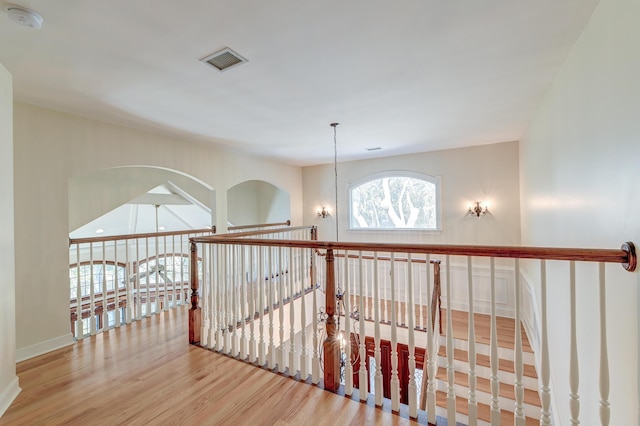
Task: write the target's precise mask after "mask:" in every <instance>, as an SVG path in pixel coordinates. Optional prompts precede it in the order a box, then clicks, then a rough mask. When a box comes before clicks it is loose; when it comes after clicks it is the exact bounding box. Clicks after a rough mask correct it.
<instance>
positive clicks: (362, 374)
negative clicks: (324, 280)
mask: <svg viewBox="0 0 640 426" xmlns="http://www.w3.org/2000/svg"><path fill="white" fill-rule="evenodd" d="M358 271H359V277H358V278H359V282H360V307H359V311H360V335H359V336H358V342H359V348H358V349H359V351H360V370H359V371H358V386H359V388H360V389H359V390H360V401H366V400H367V398H368V396H369V389H368V386H367V383H368V379H369V377H368V374H367V361H368V357H367V348H366V347H365V342H364V339H365V335H366V333H365V328H364V325H365V324H364V323H365V309H366V302H367V301H366V294H365V289H366V288H367V285H366V284H367V281H366V277H365V276H364V263H363V259H362V251H360V252H359V253H358Z"/></svg>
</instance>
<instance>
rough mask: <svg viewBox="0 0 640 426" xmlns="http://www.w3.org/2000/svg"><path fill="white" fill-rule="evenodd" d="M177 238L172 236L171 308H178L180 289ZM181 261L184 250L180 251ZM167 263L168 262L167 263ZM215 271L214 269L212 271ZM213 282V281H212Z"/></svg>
mask: <svg viewBox="0 0 640 426" xmlns="http://www.w3.org/2000/svg"><path fill="white" fill-rule="evenodd" d="M176 253H177V252H176V236H175V235H172V236H171V306H172V307H174V308H175V307H176V306H177V302H176V294H177V293H178V289H177V288H176V285H177V283H176ZM180 254H181V256H180V260H181V261H182V250H181V251H180ZM165 263H166V262H165ZM211 270H212V271H213V268H212V269H211ZM211 281H213V279H212V280H211Z"/></svg>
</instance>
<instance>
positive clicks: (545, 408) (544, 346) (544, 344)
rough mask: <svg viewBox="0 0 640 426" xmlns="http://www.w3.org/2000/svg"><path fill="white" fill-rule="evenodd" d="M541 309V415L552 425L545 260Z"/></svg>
mask: <svg viewBox="0 0 640 426" xmlns="http://www.w3.org/2000/svg"><path fill="white" fill-rule="evenodd" d="M540 308H541V309H540V310H541V315H542V326H541V334H542V337H541V343H540V351H541V357H542V359H541V362H540V364H541V366H540V379H541V380H542V384H541V386H540V401H541V402H542V410H541V416H540V424H541V425H543V426H550V425H551V388H550V387H549V376H550V370H549V340H548V334H547V263H546V261H545V260H541V261H540Z"/></svg>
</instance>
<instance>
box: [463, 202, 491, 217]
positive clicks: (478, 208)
mask: <svg viewBox="0 0 640 426" xmlns="http://www.w3.org/2000/svg"><path fill="white" fill-rule="evenodd" d="M487 213H489V207H488V206H487V204H486V203H485V204H484V207H483V206H482V205H480V201H476V205H475V206H469V212H468V213H467V214H471V215H476V217H480V216H481V215H485V214H487Z"/></svg>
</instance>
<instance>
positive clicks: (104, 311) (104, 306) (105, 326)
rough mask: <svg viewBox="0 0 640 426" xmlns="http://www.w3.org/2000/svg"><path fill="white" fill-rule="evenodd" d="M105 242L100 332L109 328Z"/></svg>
mask: <svg viewBox="0 0 640 426" xmlns="http://www.w3.org/2000/svg"><path fill="white" fill-rule="evenodd" d="M108 294H109V291H108V290H107V242H106V241H103V242H102V327H100V328H101V329H102V331H105V330H106V329H108V328H109V299H108V298H107V295H108Z"/></svg>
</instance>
